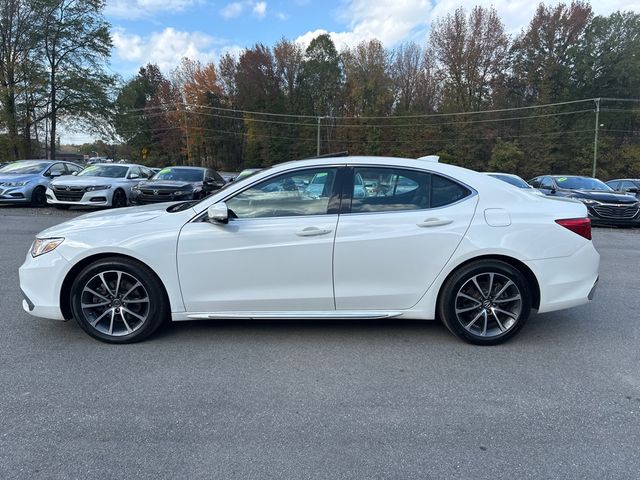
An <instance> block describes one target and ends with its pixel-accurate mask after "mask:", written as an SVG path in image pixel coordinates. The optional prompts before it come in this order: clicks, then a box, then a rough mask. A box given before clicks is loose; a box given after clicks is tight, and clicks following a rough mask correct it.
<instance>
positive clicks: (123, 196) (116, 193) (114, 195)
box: [111, 188, 127, 208]
mask: <svg viewBox="0 0 640 480" xmlns="http://www.w3.org/2000/svg"><path fill="white" fill-rule="evenodd" d="M116 195H119V196H120V197H121V198H122V200H123V201H122V205H118V204H116V198H117V197H116ZM111 206H112V207H113V208H121V207H126V206H127V195H126V194H125V193H124V191H123V190H122V189H120V188H118V189H117V190H116V191H115V192H113V197H112V198H111Z"/></svg>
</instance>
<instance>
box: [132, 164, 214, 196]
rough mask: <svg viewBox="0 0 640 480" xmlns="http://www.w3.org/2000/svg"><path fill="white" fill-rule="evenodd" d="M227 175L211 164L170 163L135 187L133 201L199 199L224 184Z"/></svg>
mask: <svg viewBox="0 0 640 480" xmlns="http://www.w3.org/2000/svg"><path fill="white" fill-rule="evenodd" d="M224 185H225V181H224V179H223V178H222V177H221V176H220V175H219V174H218V173H217V172H216V171H215V170H211V169H210V168H201V167H167V168H163V169H162V170H160V171H159V172H158V173H156V174H155V175H154V176H153V177H152V178H151V179H149V180H145V181H143V182H140V183H139V184H138V185H137V186H136V187H134V188H133V190H132V191H131V203H132V204H134V205H144V204H147V203H158V202H173V201H176V200H198V199H201V198H204V197H206V196H207V195H209V194H211V193H213V192H215V191H216V190H220V189H221V188H222V187H224Z"/></svg>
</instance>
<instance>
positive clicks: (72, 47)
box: [33, 0, 113, 158]
mask: <svg viewBox="0 0 640 480" xmlns="http://www.w3.org/2000/svg"><path fill="white" fill-rule="evenodd" d="M33 1H34V5H35V7H34V9H35V10H37V11H38V12H40V13H39V18H40V19H41V20H40V23H39V25H38V28H39V29H40V34H41V35H42V37H41V38H42V40H41V42H42V49H43V54H44V64H45V66H46V69H47V74H48V82H49V85H48V88H49V113H48V116H49V118H50V133H49V136H50V138H49V143H50V155H51V158H55V157H56V138H57V131H58V129H57V127H58V120H60V119H64V118H69V119H72V120H73V119H81V120H82V121H83V122H84V123H87V124H88V125H89V126H91V127H96V126H99V125H100V124H101V123H102V122H103V121H104V120H105V112H109V110H110V105H109V94H108V93H109V92H108V89H109V87H110V86H111V85H112V83H113V77H112V76H110V75H108V74H107V73H106V72H105V70H104V67H103V64H104V62H105V61H106V60H107V59H108V58H109V55H110V51H111V46H112V45H111V37H110V34H109V24H108V23H107V22H106V21H105V20H104V17H103V13H102V12H103V9H104V5H105V3H104V0H33Z"/></svg>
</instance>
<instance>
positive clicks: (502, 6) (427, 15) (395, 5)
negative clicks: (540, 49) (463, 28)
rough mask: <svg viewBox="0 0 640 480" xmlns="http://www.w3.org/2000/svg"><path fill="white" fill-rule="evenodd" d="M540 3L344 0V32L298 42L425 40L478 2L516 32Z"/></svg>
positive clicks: (604, 9)
mask: <svg viewBox="0 0 640 480" xmlns="http://www.w3.org/2000/svg"><path fill="white" fill-rule="evenodd" d="M538 3H539V2H538V1H532V0H434V1H433V2H431V1H429V0H376V1H375V2H374V1H371V0H344V3H343V5H342V6H341V8H340V11H341V13H339V14H338V20H340V21H342V22H343V23H344V24H345V26H346V28H345V29H344V30H343V31H337V32H328V31H327V30H324V29H317V30H313V31H308V32H306V33H304V34H302V35H300V36H299V37H298V38H297V39H296V41H297V42H299V43H302V44H304V45H308V44H309V42H310V41H311V40H313V39H314V38H315V37H316V36H318V35H320V34H322V33H329V35H331V38H332V39H333V41H334V43H335V44H336V47H337V48H338V49H341V48H343V47H345V46H354V45H356V44H358V43H360V42H361V41H363V40H369V39H372V38H377V39H379V40H381V41H382V42H383V43H384V44H385V45H387V46H393V45H395V44H397V43H399V42H402V41H407V40H415V41H417V42H424V41H425V40H426V35H427V34H428V31H429V28H430V26H431V23H432V22H433V21H434V20H435V19H436V18H438V17H442V16H444V15H447V14H448V13H452V12H453V11H454V10H455V9H456V8H458V7H464V8H465V9H466V10H467V12H468V11H470V10H471V9H472V8H473V7H474V6H475V5H482V6H485V7H490V6H494V7H495V8H496V10H497V11H498V14H499V15H500V17H501V18H502V21H503V22H504V24H505V28H506V30H507V32H509V33H511V34H516V33H518V32H519V31H520V30H521V29H522V28H524V27H526V26H527V25H528V24H529V22H530V21H531V18H532V17H533V15H534V13H535V10H536V8H537V6H538ZM547 3H549V4H553V2H547ZM592 8H593V11H594V13H595V14H596V15H608V14H610V13H611V12H614V11H616V10H633V11H635V10H637V9H638V0H603V1H598V2H592Z"/></svg>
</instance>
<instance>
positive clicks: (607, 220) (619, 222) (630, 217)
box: [586, 204, 640, 227]
mask: <svg viewBox="0 0 640 480" xmlns="http://www.w3.org/2000/svg"><path fill="white" fill-rule="evenodd" d="M586 207H587V212H588V213H589V219H591V224H592V225H595V226H603V227H606V226H613V227H625V226H628V227H637V226H640V209H639V208H638V207H633V206H630V205H627V206H625V205H615V204H601V205H587V206H586Z"/></svg>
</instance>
